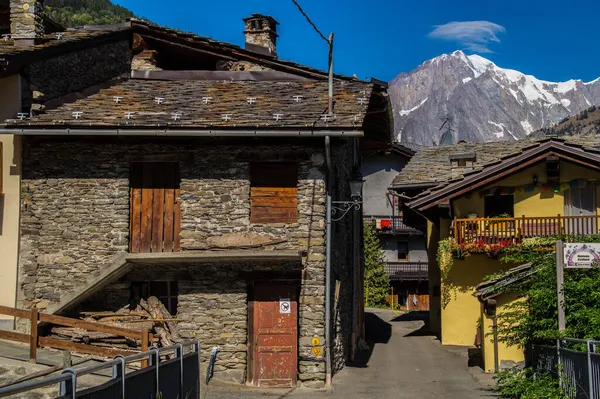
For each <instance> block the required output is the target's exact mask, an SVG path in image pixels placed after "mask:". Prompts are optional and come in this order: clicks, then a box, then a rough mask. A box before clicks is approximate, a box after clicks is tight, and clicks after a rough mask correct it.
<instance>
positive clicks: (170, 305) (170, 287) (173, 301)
mask: <svg viewBox="0 0 600 399" xmlns="http://www.w3.org/2000/svg"><path fill="white" fill-rule="evenodd" d="M151 296H155V297H156V298H158V300H159V301H161V302H162V303H163V305H165V308H167V310H168V311H169V313H171V314H172V315H176V314H177V305H178V303H179V300H178V296H179V291H178V289H177V281H142V282H134V283H132V284H131V299H132V301H134V302H136V303H137V302H138V301H139V300H140V299H145V300H147V299H148V298H150V297H151ZM130 302H131V301H130Z"/></svg>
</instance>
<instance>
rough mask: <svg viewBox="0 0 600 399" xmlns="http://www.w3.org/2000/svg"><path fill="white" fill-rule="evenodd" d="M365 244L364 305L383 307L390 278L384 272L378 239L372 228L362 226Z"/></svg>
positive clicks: (383, 261)
mask: <svg viewBox="0 0 600 399" xmlns="http://www.w3.org/2000/svg"><path fill="white" fill-rule="evenodd" d="M364 243H365V302H366V303H365V305H366V306H383V305H385V303H386V296H387V294H388V291H389V289H390V278H389V276H388V275H387V273H386V271H385V260H384V256H383V250H382V249H381V243H380V242H379V238H378V237H377V235H376V234H375V231H374V230H373V226H372V225H370V224H368V223H365V224H364Z"/></svg>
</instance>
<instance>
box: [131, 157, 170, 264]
mask: <svg viewBox="0 0 600 399" xmlns="http://www.w3.org/2000/svg"><path fill="white" fill-rule="evenodd" d="M130 170H131V174H130V184H129V185H130V197H129V198H130V230H129V231H130V242H129V251H130V252H133V253H147V252H178V251H179V250H180V246H179V235H180V232H181V209H180V205H179V195H180V190H179V185H180V179H179V163H176V162H135V163H132V164H131V169H130Z"/></svg>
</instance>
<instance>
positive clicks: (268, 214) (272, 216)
mask: <svg viewBox="0 0 600 399" xmlns="http://www.w3.org/2000/svg"><path fill="white" fill-rule="evenodd" d="M250 176H251V177H250V186H251V189H250V223H295V222H297V221H298V167H297V166H296V164H294V163H253V164H252V165H251V167H250Z"/></svg>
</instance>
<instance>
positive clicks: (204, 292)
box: [83, 262, 309, 383]
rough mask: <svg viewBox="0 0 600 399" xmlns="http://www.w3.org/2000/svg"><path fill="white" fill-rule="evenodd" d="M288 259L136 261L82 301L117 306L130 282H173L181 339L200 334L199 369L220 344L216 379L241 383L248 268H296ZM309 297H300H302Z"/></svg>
mask: <svg viewBox="0 0 600 399" xmlns="http://www.w3.org/2000/svg"><path fill="white" fill-rule="evenodd" d="M301 267H302V266H301V265H300V264H295V263H290V262H260V263H254V264H253V263H227V262H222V263H212V264H211V263H202V264H189V263H188V264H179V265H173V264H168V265H158V264H152V265H147V266H141V265H136V266H134V268H133V269H132V271H131V272H130V273H128V274H127V276H125V277H123V278H121V279H120V280H119V281H118V282H116V283H114V284H111V285H110V286H108V287H107V288H106V289H104V290H103V291H101V292H99V293H98V294H96V295H95V296H94V298H92V299H90V301H88V302H87V303H86V304H84V305H83V307H84V308H85V309H88V310H103V309H108V310H116V309H119V308H122V307H123V304H127V303H128V299H129V293H130V285H131V282H143V281H151V280H162V281H177V282H178V283H177V286H178V291H179V293H178V301H179V302H178V305H177V319H178V320H180V322H179V323H178V327H179V332H180V334H181V336H182V337H183V338H190V339H199V340H200V344H201V361H202V363H203V365H202V370H206V366H207V364H205V363H206V362H208V360H209V358H210V350H211V348H212V347H213V346H215V345H219V347H220V352H219V355H218V359H217V363H216V365H215V378H217V379H220V380H226V381H231V382H237V383H242V382H244V381H245V378H246V368H247V354H248V344H249V343H248V323H247V319H248V284H249V282H248V281H247V278H248V273H251V272H263V271H272V270H274V269H277V270H279V271H284V270H288V271H291V270H299V269H300V268H301ZM308 299H309V298H305V297H302V298H301V299H300V300H301V301H306V300H308Z"/></svg>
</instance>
